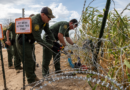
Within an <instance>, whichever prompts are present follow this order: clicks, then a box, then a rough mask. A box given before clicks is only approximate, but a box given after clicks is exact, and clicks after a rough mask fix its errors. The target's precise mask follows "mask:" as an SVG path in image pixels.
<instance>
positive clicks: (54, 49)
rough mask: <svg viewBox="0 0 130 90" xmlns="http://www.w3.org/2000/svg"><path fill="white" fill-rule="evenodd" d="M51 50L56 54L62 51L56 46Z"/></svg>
mask: <svg viewBox="0 0 130 90" xmlns="http://www.w3.org/2000/svg"><path fill="white" fill-rule="evenodd" d="M51 49H52V50H53V51H54V52H56V53H58V52H59V51H60V49H59V48H57V47H56V46H53V47H52V48H51Z"/></svg>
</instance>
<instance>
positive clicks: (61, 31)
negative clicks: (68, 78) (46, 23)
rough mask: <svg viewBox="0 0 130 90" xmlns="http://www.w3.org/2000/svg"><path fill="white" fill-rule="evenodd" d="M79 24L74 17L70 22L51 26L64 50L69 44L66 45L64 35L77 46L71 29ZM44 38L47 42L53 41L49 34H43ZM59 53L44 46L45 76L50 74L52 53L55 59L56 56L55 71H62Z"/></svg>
mask: <svg viewBox="0 0 130 90" xmlns="http://www.w3.org/2000/svg"><path fill="white" fill-rule="evenodd" d="M77 26H78V22H77V20H76V19H72V20H70V22H66V21H61V22H57V23H55V24H54V25H52V26H51V27H50V30H51V31H52V33H53V35H54V37H55V39H56V41H58V40H59V41H60V43H61V44H62V45H63V46H64V47H65V48H64V50H67V49H68V46H67V45H66V43H65V41H64V36H65V38H66V40H67V42H68V43H69V44H71V45H73V46H77V45H76V44H74V43H73V41H72V40H71V39H70V37H69V30H71V29H74V28H76V27H77ZM43 39H44V40H45V41H46V42H48V43H51V39H50V37H49V36H47V35H46V34H45V35H44V36H43ZM55 44H56V43H55ZM57 45H58V44H57ZM57 54H58V53H53V52H51V51H50V50H49V49H48V48H46V47H43V62H42V64H43V65H42V68H43V69H42V73H43V76H46V75H47V74H49V63H50V60H51V58H52V55H53V59H54V58H55V59H54V65H55V72H56V73H60V72H61V71H60V70H61V69H60V53H59V55H57Z"/></svg>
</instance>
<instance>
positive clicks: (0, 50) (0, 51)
mask: <svg viewBox="0 0 130 90" xmlns="http://www.w3.org/2000/svg"><path fill="white" fill-rule="evenodd" d="M0 55H1V65H2V71H3V81H4V90H7V87H6V78H5V70H4V62H3V55H2V48H1V41H0Z"/></svg>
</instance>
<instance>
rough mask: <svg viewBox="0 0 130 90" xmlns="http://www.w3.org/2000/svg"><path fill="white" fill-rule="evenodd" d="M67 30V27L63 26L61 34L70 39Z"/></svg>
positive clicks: (60, 29) (60, 30)
mask: <svg viewBox="0 0 130 90" xmlns="http://www.w3.org/2000/svg"><path fill="white" fill-rule="evenodd" d="M67 29H68V27H67V25H61V26H60V28H59V33H62V34H63V35H64V36H65V37H69V33H68V31H67Z"/></svg>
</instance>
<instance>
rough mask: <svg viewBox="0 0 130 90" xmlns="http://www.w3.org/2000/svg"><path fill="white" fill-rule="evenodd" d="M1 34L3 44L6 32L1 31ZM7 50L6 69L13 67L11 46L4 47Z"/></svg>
mask: <svg viewBox="0 0 130 90" xmlns="http://www.w3.org/2000/svg"><path fill="white" fill-rule="evenodd" d="M3 34H4V39H3V41H4V43H5V41H6V30H4V31H3ZM9 37H11V34H9ZM6 49H7V53H8V67H11V66H13V62H12V59H13V50H12V46H8V47H6Z"/></svg>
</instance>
